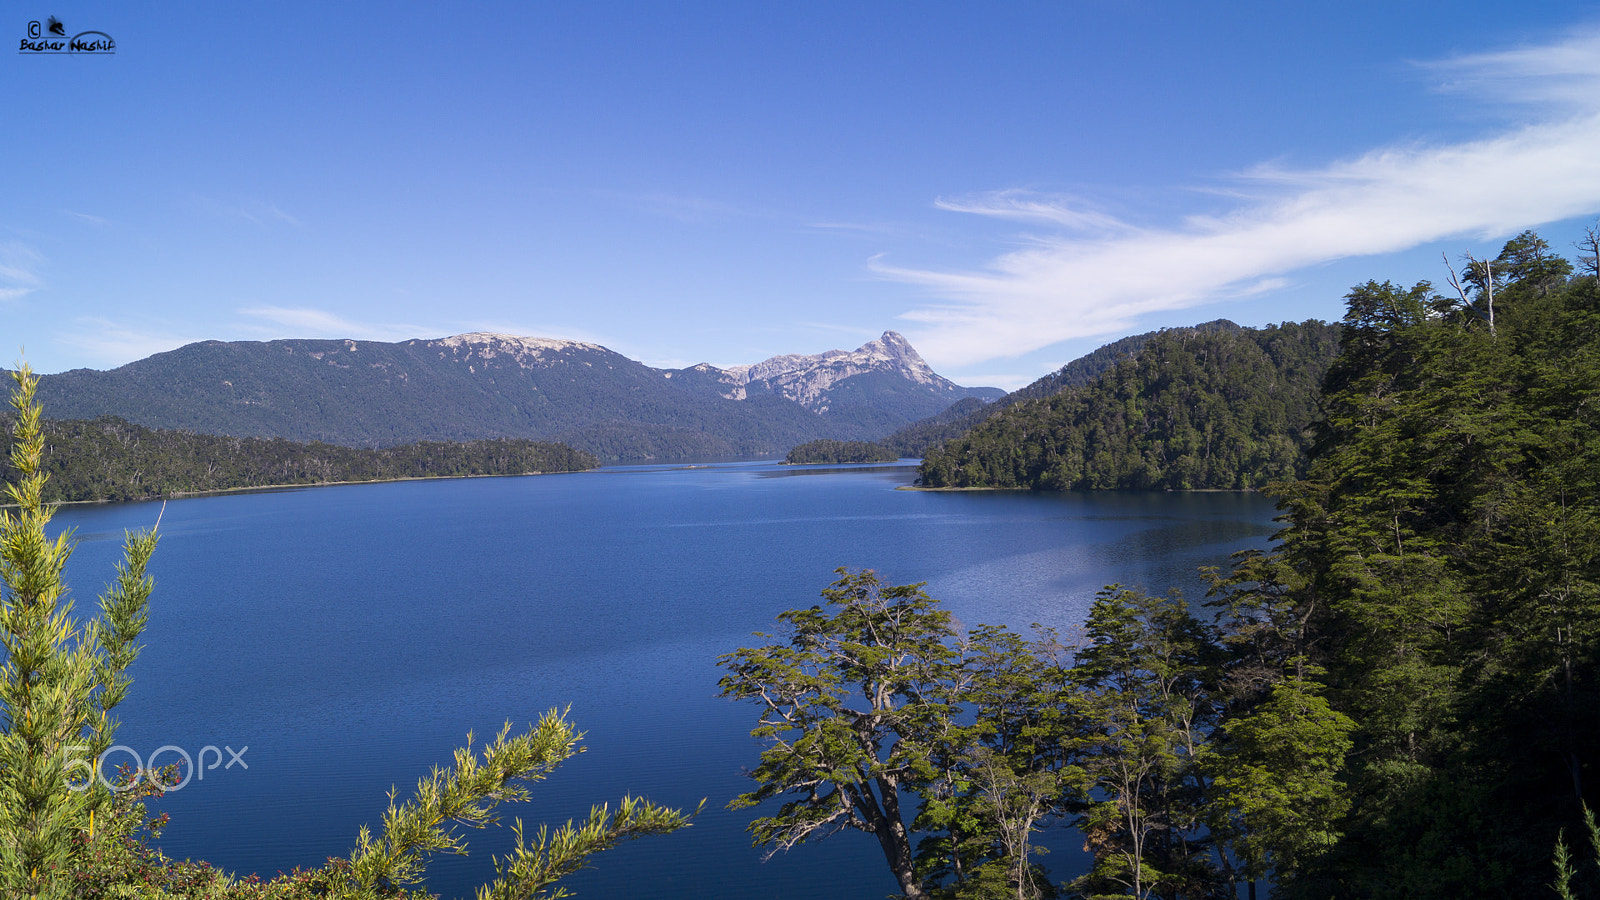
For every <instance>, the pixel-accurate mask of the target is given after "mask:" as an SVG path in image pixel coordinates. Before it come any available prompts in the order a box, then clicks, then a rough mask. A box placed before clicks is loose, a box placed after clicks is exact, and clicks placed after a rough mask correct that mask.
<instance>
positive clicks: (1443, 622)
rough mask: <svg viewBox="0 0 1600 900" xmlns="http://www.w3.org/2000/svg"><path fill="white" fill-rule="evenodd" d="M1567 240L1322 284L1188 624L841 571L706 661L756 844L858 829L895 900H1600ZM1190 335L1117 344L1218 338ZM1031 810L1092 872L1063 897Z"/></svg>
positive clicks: (1582, 325)
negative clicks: (1249, 514) (1026, 620)
mask: <svg viewBox="0 0 1600 900" xmlns="http://www.w3.org/2000/svg"><path fill="white" fill-rule="evenodd" d="M1597 234H1600V232H1596V231H1591V232H1590V236H1589V241H1588V242H1587V245H1586V246H1585V247H1584V249H1585V251H1586V255H1585V256H1583V257H1582V258H1581V263H1582V266H1583V268H1584V269H1585V270H1586V272H1585V273H1583V274H1580V275H1578V276H1577V277H1574V275H1573V267H1572V265H1571V263H1569V262H1568V261H1567V260H1565V259H1563V258H1561V257H1560V256H1557V255H1555V254H1554V253H1552V252H1551V250H1550V248H1549V246H1548V245H1547V244H1546V243H1545V242H1544V241H1543V240H1542V239H1540V238H1539V237H1538V236H1537V235H1534V234H1532V233H1524V234H1521V235H1518V236H1517V237H1516V238H1514V239H1513V240H1511V241H1510V242H1508V243H1507V244H1506V245H1505V247H1504V249H1503V251H1502V252H1501V253H1500V255H1499V256H1498V257H1496V258H1495V259H1492V260H1487V261H1485V260H1478V259H1474V258H1471V257H1469V258H1468V259H1467V260H1466V263H1467V264H1466V267H1465V270H1464V271H1463V272H1461V273H1459V274H1458V273H1456V272H1454V271H1452V272H1451V273H1450V281H1451V286H1452V289H1451V292H1450V293H1448V294H1445V293H1441V292H1438V291H1436V290H1434V288H1433V287H1432V285H1430V284H1428V283H1425V282H1424V283H1420V284H1417V285H1416V286H1414V287H1410V288H1405V287H1400V286H1396V285H1394V284H1391V283H1388V282H1383V283H1379V282H1375V281H1373V282H1367V283H1366V284H1363V285H1360V286H1358V287H1356V288H1354V289H1353V290H1352V291H1350V293H1349V294H1348V295H1347V297H1346V301H1347V304H1348V312H1347V314H1346V316H1345V317H1344V320H1343V323H1342V328H1341V329H1340V331H1339V349H1340V352H1339V355H1338V358H1337V361H1336V362H1335V363H1334V364H1333V366H1332V367H1331V368H1329V369H1328V371H1327V373H1326V379H1325V381H1324V389H1323V392H1322V395H1321V401H1320V402H1321V409H1322V410H1323V411H1324V414H1323V415H1322V416H1320V417H1319V418H1318V419H1317V421H1316V422H1315V423H1314V424H1313V427H1312V428H1311V430H1310V435H1311V441H1310V445H1309V448H1308V454H1307V459H1308V461H1309V462H1308V468H1307V469H1306V471H1305V474H1304V477H1302V478H1299V479H1288V480H1282V481H1278V482H1275V483H1274V484H1272V485H1271V486H1270V488H1269V490H1270V491H1271V492H1272V493H1273V494H1275V495H1276V496H1277V497H1278V499H1279V505H1280V509H1281V510H1283V513H1284V516H1283V518H1282V521H1283V522H1284V523H1285V528H1284V530H1283V531H1282V532H1281V533H1280V534H1279V536H1278V537H1279V541H1278V543H1277V544H1276V545H1275V547H1274V549H1272V550H1271V551H1270V552H1261V551H1247V552H1244V553H1241V554H1238V555H1236V557H1235V558H1234V559H1233V560H1232V562H1231V565H1228V566H1218V567H1215V568H1213V569H1211V570H1209V572H1208V577H1209V580H1210V583H1211V590H1210V592H1209V594H1208V597H1207V598H1206V600H1205V607H1208V608H1209V613H1208V614H1207V615H1205V616H1203V617H1202V616H1200V615H1197V613H1198V612H1200V611H1202V609H1203V608H1202V607H1200V606H1197V605H1195V604H1194V603H1191V602H1189V601H1186V600H1184V599H1183V598H1181V597H1178V596H1175V595H1174V596H1168V597H1164V598H1163V597H1155V596H1151V595H1149V594H1146V593H1144V592H1142V591H1133V590H1127V589H1123V588H1121V587H1119V586H1111V587H1109V588H1107V589H1106V590H1105V591H1103V592H1102V593H1101V594H1100V595H1099V597H1098V598H1097V599H1096V601H1095V603H1094V605H1093V607H1092V609H1091V612H1090V614H1089V616H1088V619H1087V621H1086V622H1085V623H1084V626H1083V629H1082V631H1081V632H1079V633H1075V634H1071V635H1058V634H1054V633H1051V632H1040V633H1038V634H1036V635H1034V636H1032V637H1025V636H1023V635H1019V634H1016V633H1013V632H1010V631H1008V630H1007V629H1004V628H998V627H993V626H976V627H973V628H970V629H967V630H964V631H963V630H962V629H960V628H959V627H958V626H957V624H956V623H955V622H954V621H953V619H952V618H951V617H950V615H949V613H948V612H946V611H944V610H942V609H940V608H939V606H938V604H937V603H936V602H935V601H933V600H932V599H930V598H929V597H928V596H927V595H926V594H925V593H923V591H922V590H921V587H920V586H919V585H901V586H893V587H890V586H885V585H881V584H879V583H878V582H877V580H876V578H875V577H874V576H873V575H872V573H870V572H864V573H850V572H847V571H844V570H841V571H840V576H841V577H840V579H839V581H838V582H836V583H835V584H834V585H833V586H831V587H830V588H829V589H827V590H825V591H824V592H823V596H824V598H825V599H826V601H827V603H826V606H813V607H811V608H810V609H797V610H792V611H790V612H788V613H785V614H783V615H782V616H780V619H781V620H782V622H783V625H784V628H783V629H782V632H781V634H779V635H778V636H777V637H776V638H769V643H767V644H766V645H765V646H760V647H752V648H746V649H743V650H740V651H737V652H736V653H733V654H729V655H728V656H725V657H724V658H723V659H722V660H721V664H722V665H723V667H724V668H725V670H726V672H727V674H726V676H725V677H724V679H723V682H722V684H723V689H724V692H725V693H726V694H727V695H728V696H731V697H735V698H738V699H741V700H744V701H747V702H749V703H752V704H754V705H755V706H756V707H757V708H758V709H759V710H760V717H759V721H758V727H757V728H756V729H755V730H754V731H753V732H752V734H753V735H754V736H756V737H757V738H760V739H761V740H762V742H763V745H764V747H765V750H764V752H763V754H762V756H761V763H760V765H759V766H758V767H756V768H755V769H753V770H752V771H751V773H750V775H751V777H752V778H753V779H754V780H755V782H756V786H755V787H754V789H752V790H751V791H750V792H749V793H747V794H745V795H742V796H741V797H739V798H737V799H736V800H735V801H734V802H733V804H731V805H732V806H733V807H734V808H744V807H755V806H758V805H759V807H760V812H761V814H760V815H759V817H758V818H756V819H755V820H754V821H753V822H752V824H751V825H750V831H751V833H752V834H753V835H754V836H755V839H756V841H757V843H759V844H763V845H767V846H772V847H788V846H792V845H793V844H795V843H798V842H801V841H804V840H807V839H811V838H816V837H820V836H823V835H826V834H828V833H831V831H833V830H836V829H840V828H854V829H859V830H863V831H867V832H869V833H870V834H872V835H873V836H874V837H875V838H876V839H877V843H878V845H879V846H880V848H881V849H882V851H883V853H884V859H885V862H886V863H887V865H888V867H889V869H890V871H891V872H892V873H893V874H894V875H895V877H896V878H897V880H898V881H899V883H900V885H901V889H902V892H903V894H904V896H906V897H908V898H913V900H920V898H933V897H954V898H979V897H982V898H1000V897H1014V898H1018V900H1035V898H1041V897H1049V896H1059V895H1066V896H1072V897H1079V898H1109V897H1138V898H1165V900H1180V898H1194V900H1201V898H1216V897H1234V896H1238V893H1239V891H1241V890H1243V889H1244V888H1245V887H1246V886H1248V887H1249V894H1250V896H1252V897H1254V896H1255V894H1256V890H1257V882H1259V881H1262V880H1266V881H1268V882H1269V883H1270V884H1271V890H1272V894H1273V896H1275V897H1283V898H1306V900H1333V898H1372V900H1382V898H1395V900H1400V898H1439V900H1446V898H1449V900H1454V898H1461V897H1541V896H1561V897H1564V898H1572V897H1593V896H1600V867H1597V863H1600V833H1597V832H1596V830H1595V828H1594V825H1593V820H1592V819H1588V818H1587V816H1588V810H1589V809H1590V808H1592V806H1593V803H1594V801H1595V799H1596V795H1595V784H1596V778H1597V774H1596V769H1597V766H1600V712H1597V711H1600V408H1597V406H1596V398H1600V283H1597V275H1600V270H1597V267H1600V253H1596V250H1600V240H1597ZM1328 333H1329V332H1328V331H1327V329H1325V328H1323V327H1321V326H1315V325H1307V326H1296V327H1291V328H1288V329H1276V330H1268V331H1267V332H1263V333H1260V334H1258V335H1254V336H1251V337H1249V338H1248V340H1249V341H1250V342H1251V343H1254V342H1255V341H1256V340H1257V339H1259V338H1261V337H1267V338H1271V337H1274V336H1277V337H1282V336H1284V335H1285V334H1287V335H1288V336H1290V339H1289V340H1288V341H1287V342H1286V343H1284V344H1283V345H1281V346H1284V347H1287V348H1290V349H1289V351H1288V352H1287V353H1285V354H1284V355H1285V356H1286V357H1289V356H1292V357H1294V358H1297V359H1300V360H1308V359H1310V358H1312V356H1313V354H1312V353H1310V352H1305V351H1309V350H1310V349H1312V348H1316V347H1318V346H1319V345H1320V341H1321V339H1322V338H1321V336H1322V335H1324V334H1328ZM1212 337H1214V336H1189V337H1187V338H1184V339H1182V340H1180V341H1176V342H1163V341H1161V340H1160V339H1157V340H1156V341H1152V343H1151V345H1150V347H1148V348H1147V350H1150V349H1153V350H1154V351H1155V352H1154V353H1146V354H1141V357H1142V358H1148V359H1166V360H1169V361H1174V362H1177V361H1181V360H1190V361H1193V360H1197V359H1200V358H1201V357H1200V356H1199V354H1180V353H1179V352H1178V351H1179V350H1181V349H1182V347H1183V346H1184V345H1196V344H1198V345H1199V346H1201V347H1204V348H1207V349H1206V351H1205V352H1206V353H1207V354H1210V355H1213V356H1215V355H1218V354H1219V353H1221V351H1222V349H1223V348H1224V347H1226V348H1231V349H1230V350H1229V351H1228V352H1229V353H1232V354H1235V356H1229V355H1228V354H1227V353H1222V357H1223V358H1224V359H1228V358H1237V355H1240V354H1244V353H1246V352H1248V351H1245V350H1243V349H1242V345H1240V344H1227V345H1219V344H1215V343H1212ZM1264 343H1265V344H1266V345H1267V346H1271V341H1270V340H1268V341H1266V342H1264ZM1257 346H1261V345H1257ZM1307 367H1309V363H1302V364H1301V365H1300V367H1299V369H1298V370H1296V371H1302V372H1303V371H1304V369H1305V368H1307ZM1175 368H1176V369H1177V371H1178V372H1181V373H1182V378H1181V379H1180V378H1175V379H1174V380H1175V381H1178V382H1180V383H1182V384H1194V383H1197V382H1198V383H1200V384H1204V383H1205V380H1204V378H1198V379H1197V378H1196V377H1195V375H1196V374H1197V373H1196V371H1195V369H1193V368H1190V369H1184V368H1182V364H1181V363H1180V364H1179V365H1176V366H1175ZM1225 370H1226V369H1223V371H1225ZM1141 371H1143V370H1142V369H1141V368H1139V367H1138V366H1137V365H1131V364H1130V365H1128V366H1127V368H1125V369H1122V368H1120V367H1119V371H1117V372H1114V373H1113V377H1111V378H1110V379H1109V381H1110V384H1111V387H1112V388H1115V389H1118V390H1124V391H1125V394H1124V396H1125V397H1126V398H1128V402H1129V403H1130V404H1132V403H1135V402H1137V401H1138V400H1139V399H1140V398H1141V397H1143V396H1145V395H1141V394H1139V393H1138V392H1136V391H1132V390H1128V389H1127V388H1126V387H1124V385H1125V384H1126V383H1127V382H1126V379H1131V378H1132V377H1133V376H1134V375H1135V374H1137V373H1139V372H1141ZM1150 396H1160V395H1159V394H1153V395H1150ZM1191 396H1198V397H1202V398H1203V397H1204V396H1205V395H1204V393H1203V392H1197V393H1192V394H1191ZM1068 399H1069V401H1070V398H1068ZM1127 415H1128V416H1129V417H1130V418H1134V417H1135V416H1136V413H1135V411H1133V410H1131V409H1130V410H1129V411H1128V413H1127ZM1015 435H1016V437H1015V440H1017V441H1019V442H1020V441H1022V440H1024V438H1023V436H1022V433H1021V432H1020V430H1019V431H1018V432H1016V433H1015ZM1191 440H1192V438H1191ZM1208 620H1209V621H1208ZM780 800H781V801H782V803H781V804H780V803H779V801H780ZM1051 822H1065V823H1069V824H1071V825H1073V826H1075V827H1076V828H1077V829H1078V830H1079V831H1080V833H1081V834H1082V836H1083V839H1084V847H1085V850H1086V851H1087V852H1088V853H1089V854H1090V855H1091V857H1092V864H1091V866H1090V868H1089V870H1088V871H1087V872H1084V873H1083V874H1081V875H1080V876H1079V877H1077V878H1075V879H1072V880H1071V881H1068V882H1066V883H1061V882H1057V881H1055V880H1054V879H1052V877H1051V875H1050V873H1049V872H1048V870H1046V869H1045V867H1044V866H1043V865H1041V864H1040V863H1039V862H1038V861H1036V860H1035V859H1034V857H1033V855H1032V852H1031V840H1032V839H1031V834H1032V833H1033V831H1034V830H1036V829H1037V828H1040V827H1044V826H1045V825H1046V824H1048V823H1051ZM1589 835H1594V841H1593V843H1594V846H1593V847H1592V848H1591V847H1590V846H1588V845H1589V843H1590V841H1589V839H1588V836H1589ZM1569 847H1571V848H1573V849H1572V850H1571V851H1569V849H1568V848H1569Z"/></svg>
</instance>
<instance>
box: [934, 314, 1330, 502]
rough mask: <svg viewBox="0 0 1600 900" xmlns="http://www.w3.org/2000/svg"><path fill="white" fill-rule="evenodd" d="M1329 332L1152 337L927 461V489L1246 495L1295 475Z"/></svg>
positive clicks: (1298, 327)
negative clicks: (1085, 379) (1093, 374)
mask: <svg viewBox="0 0 1600 900" xmlns="http://www.w3.org/2000/svg"><path fill="white" fill-rule="evenodd" d="M1336 334H1337V329H1335V328H1334V327H1332V326H1328V325H1325V324H1323V323H1320V322H1306V323H1302V324H1294V323H1286V324H1284V325H1281V326H1276V327H1270V328H1265V329H1238V330H1234V331H1229V330H1210V331H1188V330H1172V331H1167V332H1160V333H1157V334H1155V335H1153V336H1151V337H1150V338H1149V339H1148V340H1147V341H1145V342H1143V343H1142V345H1141V346H1140V348H1139V350H1138V352H1137V353H1136V354H1133V355H1130V356H1126V357H1124V358H1122V359H1120V360H1118V361H1117V362H1116V363H1115V364H1114V365H1112V366H1111V367H1110V368H1108V369H1106V370H1105V371H1104V372H1103V373H1102V374H1101V375H1100V376H1099V377H1098V378H1097V379H1096V380H1094V381H1092V382H1090V383H1089V384H1087V385H1085V386H1083V387H1079V388H1076V389H1072V390H1067V391H1063V392H1061V393H1058V394H1055V395H1052V396H1048V397H1043V398H1040V399H1035V400H1026V401H1022V402H1018V403H1016V404H1015V405H1013V406H1010V407H1009V408H1006V409H1004V410H1002V411H1000V412H998V413H996V414H994V415H991V416H989V417H988V418H987V419H986V420H985V421H984V422H983V423H982V424H981V425H979V426H978V427H976V428H974V429H973V430H972V431H970V432H969V433H967V434H966V435H964V436H963V437H961V438H959V439H956V440H951V441H947V442H946V443H945V444H944V445H943V446H942V447H939V448H937V449H932V450H929V451H928V452H927V453H926V455H925V456H924V458H923V463H922V468H921V470H920V474H921V478H922V483H923V484H925V485H927V486H929V487H1001V488H1006V487H1026V488H1033V489H1036V490H1162V489H1165V490H1192V489H1205V488H1217V489H1244V488H1257V487H1261V486H1264V485H1265V484H1266V483H1267V482H1268V481H1271V480H1273V479H1281V478H1287V477H1295V476H1297V475H1299V474H1303V472H1304V467H1305V448H1306V446H1307V445H1308V444H1309V442H1310V440H1309V431H1308V429H1309V428H1310V426H1311V423H1312V422H1313V421H1314V420H1315V419H1316V417H1317V412H1318V411H1317V406H1316V399H1317V386H1318V385H1319V384H1320V382H1321V380H1322V375H1323V373H1324V371H1325V370H1326V368H1327V366H1328V364H1329V362H1330V361H1331V360H1332V358H1333V356H1334V352H1335V349H1336Z"/></svg>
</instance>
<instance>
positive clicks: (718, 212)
mask: <svg viewBox="0 0 1600 900" xmlns="http://www.w3.org/2000/svg"><path fill="white" fill-rule="evenodd" d="M603 196H606V197H609V198H610V199H612V200H615V201H618V202H620V203H622V204H623V205H625V206H629V207H632V208H634V209H636V210H639V211H641V212H645V213H649V214H651V215H654V216H661V217H663V218H668V219H673V220H675V221H678V222H682V223H684V224H686V225H706V224H710V223H714V222H723V221H727V220H728V219H734V218H741V217H744V216H748V215H753V213H751V212H750V211H749V210H747V209H745V208H743V207H740V206H735V205H734V204H731V203H725V202H723V201H721V200H712V199H710V198H709V197H697V196H693V195H688V194H672V193H668V192H665V191H650V192H648V193H643V194H630V193H622V192H616V191H608V192H604V194H603Z"/></svg>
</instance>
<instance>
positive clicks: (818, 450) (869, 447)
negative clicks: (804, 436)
mask: <svg viewBox="0 0 1600 900" xmlns="http://www.w3.org/2000/svg"><path fill="white" fill-rule="evenodd" d="M898 458H899V457H897V456H895V455H894V453H893V452H891V451H889V450H888V449H886V448H885V447H884V446H883V445H882V444H876V443H873V442H872V441H830V440H827V439H823V440H820V441H808V442H806V443H804V444H801V445H800V446H798V447H795V448H794V449H792V450H790V451H789V455H788V456H787V457H785V458H784V460H783V461H784V463H785V464H786V465H805V464H808V463H868V462H894V461H895V460H896V459H898Z"/></svg>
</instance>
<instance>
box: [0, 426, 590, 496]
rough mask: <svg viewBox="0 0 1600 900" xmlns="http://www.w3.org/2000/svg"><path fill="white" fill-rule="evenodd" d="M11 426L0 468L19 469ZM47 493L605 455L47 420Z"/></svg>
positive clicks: (579, 462) (439, 472)
mask: <svg viewBox="0 0 1600 900" xmlns="http://www.w3.org/2000/svg"><path fill="white" fill-rule="evenodd" d="M0 426H3V427H4V429H5V435H4V438H3V440H4V444H3V449H4V450H5V457H4V459H3V460H0V478H3V479H4V480H7V481H10V480H14V479H15V478H16V477H17V473H16V471H15V469H14V468H13V464H12V461H11V458H10V449H11V443H12V440H13V438H12V420H11V419H9V418H5V419H0ZM43 433H44V440H45V449H44V462H43V465H44V471H45V472H46V473H48V475H49V481H48V482H46V485H45V499H46V500H47V501H58V500H140V499H146V498H152V497H170V496H174V495H177V494H187V493H198V492H204V491H222V490H230V489H236V488H251V487H265V486H269V485H295V484H326V483H331V482H343V481H382V480H386V479H394V478H445V477H458V476H464V475H525V474H533V473H540V472H576V471H582V470H585V469H592V468H595V467H596V466H598V465H600V461H599V460H598V459H596V458H595V457H594V456H592V455H591V454H588V453H584V452H582V451H580V450H574V449H572V448H571V447H568V446H566V445H564V444H555V443H549V442H545V441H530V440H519V439H500V440H488V441H464V442H455V441H421V442H418V443H413V444H402V445H400V446H397V447H386V448H381V449H357V448H352V447H340V446H337V445H333V444H323V443H315V442H314V443H298V442H295V441H288V440H284V439H282V438H235V437H223V436H218V435H209V434H194V433H191V432H187V431H171V430H166V429H153V428H145V427H143V426H140V425H133V424H130V423H128V422H125V421H123V420H121V419H118V418H113V417H109V416H108V417H102V418H99V419H94V420H92V421H83V420H68V421H46V422H45V423H44V425H43Z"/></svg>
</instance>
